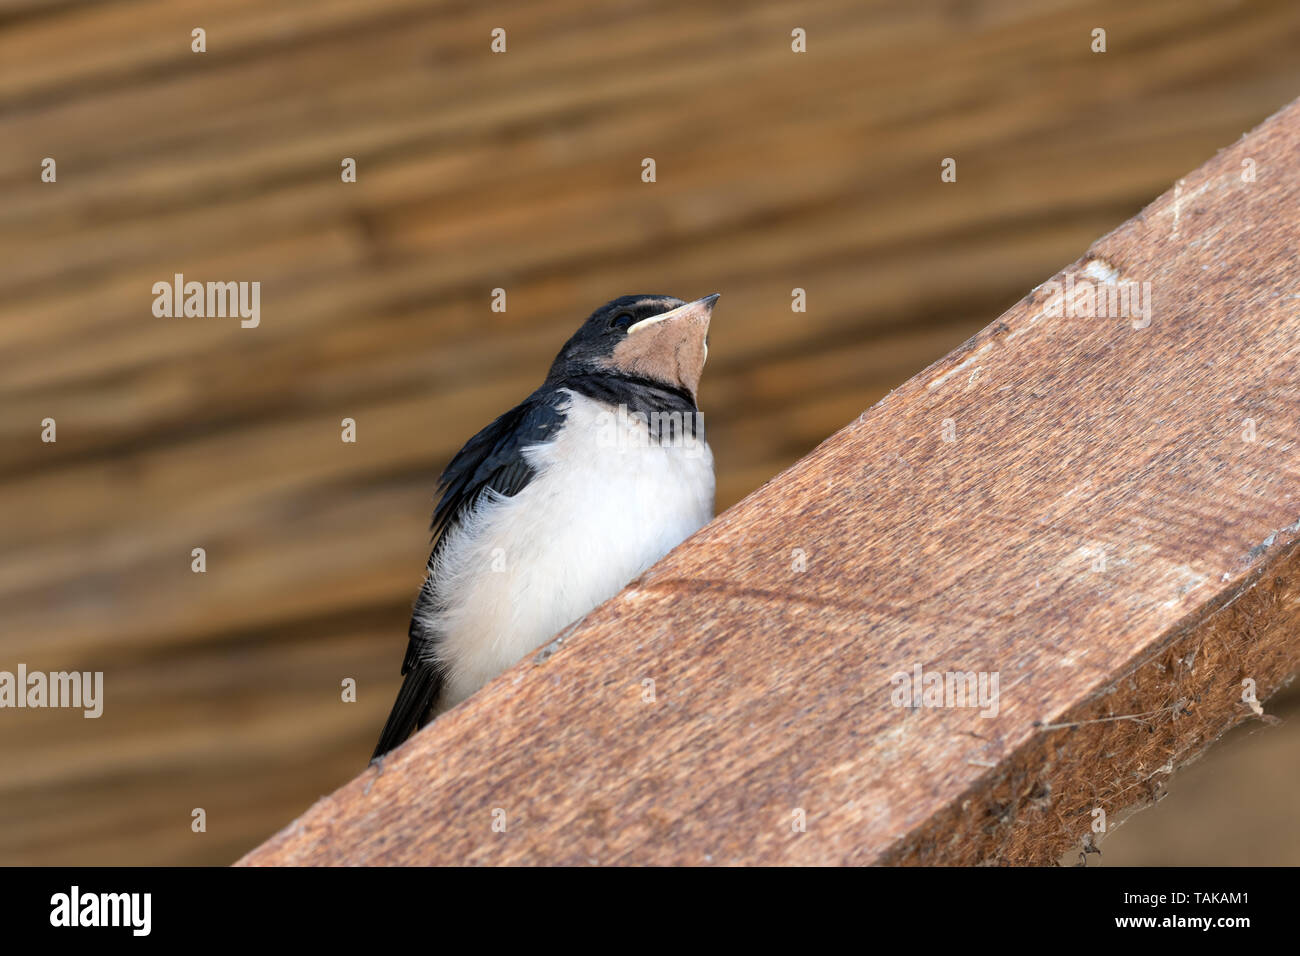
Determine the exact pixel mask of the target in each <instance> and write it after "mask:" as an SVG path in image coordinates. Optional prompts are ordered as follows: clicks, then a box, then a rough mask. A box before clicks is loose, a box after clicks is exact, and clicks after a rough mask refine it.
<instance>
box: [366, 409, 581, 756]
mask: <svg viewBox="0 0 1300 956" xmlns="http://www.w3.org/2000/svg"><path fill="white" fill-rule="evenodd" d="M561 400H562V394H561V393H560V392H558V391H556V390H554V389H539V390H538V391H537V392H534V393H533V394H532V395H530V396H529V397H528V398H527V399H526V400H525V401H524V402H523V403H521V404H519V405H517V406H515V407H514V408H512V409H511V410H510V411H508V412H506V413H505V414H504V415H502V416H501V417H500V418H498V419H497V420H496V421H494V422H493V423H492V424H491V425H489V426H487V428H485V429H483V430H482V431H481V432H479V433H478V434H477V435H475V436H474V437H473V438H471V439H470V440H469V441H468V442H466V444H465V447H464V448H462V449H461V450H460V451H459V452H457V453H456V457H455V458H453V459H452V460H451V464H449V465H448V466H447V470H446V471H444V472H443V473H442V478H441V479H440V481H439V492H440V495H441V497H440V498H439V500H438V506H437V508H435V509H434V512H433V522H432V525H431V530H432V531H433V550H432V552H431V553H430V555H429V565H430V566H432V564H433V562H434V559H435V558H436V557H437V555H438V551H439V549H440V548H441V547H442V545H443V543H444V542H445V541H446V540H447V534H448V532H449V531H450V530H451V529H452V528H454V527H455V526H456V525H457V524H458V523H459V522H460V521H461V520H462V519H463V518H464V516H465V515H466V514H467V513H468V512H469V511H470V510H471V509H472V508H473V507H474V506H475V505H476V504H477V503H478V501H479V499H480V498H482V496H483V495H484V494H486V493H488V492H489V491H492V492H495V493H497V494H499V495H502V496H504V497H507V498H510V497H513V496H515V495H517V494H518V493H519V492H520V491H521V490H523V488H524V487H525V486H526V485H527V484H528V482H529V481H531V480H532V478H533V474H534V471H533V468H532V466H531V465H529V464H528V462H527V461H526V460H525V459H524V455H523V450H524V449H525V448H527V447H529V446H530V445H538V444H541V443H543V442H546V441H548V440H550V439H551V438H553V437H554V435H555V431H556V429H558V428H559V427H560V425H561V424H563V422H564V413H563V412H562V411H561V410H560V404H561ZM440 603H441V597H440V596H439V595H438V594H437V593H435V591H434V588H433V583H432V580H431V579H430V578H429V577H428V576H426V577H425V581H424V586H423V587H422V588H421V589H420V596H419V598H417V599H416V605H415V612H414V613H413V614H412V616H411V626H410V630H409V639H408V641H407V645H406V659H405V660H404V661H403V662H402V673H403V674H404V675H405V677H406V679H405V680H404V681H402V689H401V690H400V691H398V693H397V701H396V703H394V704H393V710H392V713H390V714H389V715H388V722H387V723H386V724H385V725H384V730H383V733H381V734H380V735H379V745H378V746H377V747H376V748H375V754H374V756H375V757H381V756H383V755H384V754H385V753H387V752H388V751H390V750H392V749H393V748H394V747H396V746H397V745H398V744H400V743H401V742H402V741H404V740H405V739H406V738H407V737H409V736H410V735H411V732H412V731H414V730H415V729H416V728H417V727H422V726H424V723H425V717H426V715H427V714H428V712H429V710H430V709H431V708H432V707H433V705H434V703H435V702H436V701H437V699H438V694H439V692H440V691H441V689H442V682H443V677H444V675H443V673H442V670H441V668H440V666H439V664H438V662H437V660H436V659H435V654H434V649H435V647H436V645H437V643H438V637H439V635H438V634H436V633H430V632H429V630H428V629H427V628H426V626H425V624H424V621H423V619H425V618H427V616H428V614H429V613H430V612H431V611H436V610H437V609H438V608H439V606H440ZM372 759H374V758H372Z"/></svg>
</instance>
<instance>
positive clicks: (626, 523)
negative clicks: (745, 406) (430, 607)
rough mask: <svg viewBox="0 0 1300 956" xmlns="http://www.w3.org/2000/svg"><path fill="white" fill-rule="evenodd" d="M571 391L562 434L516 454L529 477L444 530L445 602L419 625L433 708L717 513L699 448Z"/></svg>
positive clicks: (487, 676)
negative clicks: (438, 683)
mask: <svg viewBox="0 0 1300 956" xmlns="http://www.w3.org/2000/svg"><path fill="white" fill-rule="evenodd" d="M568 394H569V397H570V401H569V406H568V409H567V414H566V418H565V422H564V425H563V427H562V428H561V429H560V431H559V435H558V436H557V437H556V438H555V440H554V441H552V442H548V443H546V444H542V445H536V446H534V447H532V448H529V449H525V451H524V454H525V456H526V457H527V459H528V462H529V464H530V465H531V466H532V467H533V468H534V469H535V471H536V474H535V475H534V476H533V479H532V480H531V481H530V482H529V483H528V485H527V486H525V487H524V488H523V490H521V491H520V492H519V493H518V494H516V495H515V496H514V497H512V498H501V497H500V496H496V495H491V496H489V497H490V500H486V499H485V500H484V501H483V502H482V503H481V504H480V505H479V507H478V509H477V510H476V512H475V513H474V514H473V515H471V516H469V517H468V518H467V519H466V520H465V521H463V522H462V523H461V524H459V525H458V526H457V527H456V528H455V529H453V530H451V531H449V532H448V538H447V541H446V542H445V544H444V546H443V548H442V549H441V551H440V553H439V557H438V561H437V562H436V564H435V566H434V567H432V568H430V574H431V575H432V576H433V578H434V581H433V584H434V586H435V592H436V593H437V594H438V596H439V597H440V598H441V599H442V601H443V602H444V604H445V609H444V610H442V611H439V612H438V613H436V614H434V615H433V616H431V617H430V618H429V619H427V621H426V623H427V626H429V627H430V628H432V629H433V630H435V631H436V632H437V633H438V634H439V642H438V645H437V648H438V649H437V656H438V658H439V660H441V661H442V663H443V665H444V667H445V669H446V673H447V682H446V684H445V685H444V688H443V692H442V696H441V699H440V701H439V710H445V709H446V708H448V707H451V706H454V705H455V704H457V703H459V702H460V701H462V700H464V699H465V698H466V697H468V696H469V695H470V694H472V693H474V691H476V690H478V689H479V688H480V687H481V686H483V684H485V683H487V682H488V681H489V680H491V679H492V678H493V677H495V676H496V675H497V674H499V673H501V672H502V671H503V670H505V669H506V668H508V667H510V666H511V665H512V664H514V663H516V662H517V661H519V660H520V659H521V658H522V657H524V656H525V655H526V654H528V653H529V652H530V651H532V650H534V649H535V648H537V647H539V646H541V645H542V644H544V643H545V642H546V641H547V640H548V639H549V638H550V637H552V636H553V635H554V634H556V633H557V632H559V631H561V630H563V629H564V628H565V627H566V626H568V625H569V624H571V623H573V622H574V621H576V620H578V619H579V618H581V617H582V616H583V615H585V614H586V613H587V612H588V611H590V610H591V609H592V608H594V607H595V606H596V605H598V604H600V603H601V602H603V601H605V600H607V599H609V598H610V597H613V596H614V595H615V594H616V593H618V591H619V590H621V589H622V587H623V586H624V585H625V584H627V582H628V581H630V580H631V579H632V578H634V577H636V576H637V575H638V574H640V573H641V572H642V571H644V570H645V569H646V568H648V567H649V566H650V565H652V564H654V562H656V561H658V560H659V559H660V558H661V557H663V556H664V555H665V554H667V553H668V552H669V551H670V550H672V548H674V547H675V546H676V545H677V544H679V543H680V542H681V541H682V540H684V539H685V538H686V537H688V536H689V535H690V534H692V533H693V532H695V531H696V530H697V529H699V528H700V527H701V526H703V525H704V524H705V523H707V522H708V521H709V519H710V518H712V517H713V490H714V479H713V455H712V452H711V451H710V450H709V447H708V445H707V444H705V443H704V442H703V441H702V440H694V439H689V438H688V439H685V440H683V439H682V438H680V437H679V438H677V439H675V440H672V441H669V442H666V443H664V444H662V445H661V444H655V443H652V442H650V441H649V438H648V430H647V427H646V425H645V423H644V422H640V421H637V420H636V419H635V418H632V417H630V416H628V415H626V414H623V415H620V414H619V412H618V411H617V410H616V409H613V408H611V407H610V406H608V405H605V404H603V403H600V402H596V401H594V400H592V399H589V398H587V397H585V396H583V395H579V394H577V393H574V392H569V393H568ZM680 434H681V432H680V430H679V431H678V435H679V436H680Z"/></svg>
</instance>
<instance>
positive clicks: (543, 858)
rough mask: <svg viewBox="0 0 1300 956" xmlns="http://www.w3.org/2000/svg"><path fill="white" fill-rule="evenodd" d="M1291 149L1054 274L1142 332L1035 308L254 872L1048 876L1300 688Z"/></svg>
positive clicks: (1230, 171)
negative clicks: (926, 693) (829, 869)
mask: <svg viewBox="0 0 1300 956" xmlns="http://www.w3.org/2000/svg"><path fill="white" fill-rule="evenodd" d="M1248 159H1249V160H1253V161H1254V164H1255V167H1256V169H1257V170H1258V178H1257V180H1255V181H1247V180H1246V178H1245V177H1244V176H1243V163H1244V162H1245V161H1246V160H1248ZM1297 160H1300V101H1297V103H1295V104H1292V106H1290V107H1288V108H1287V109H1286V110H1285V111H1283V112H1282V113H1280V114H1278V115H1277V116H1275V117H1274V118H1272V119H1271V120H1269V121H1268V122H1266V123H1265V124H1264V125H1263V126H1261V127H1260V128H1259V129H1257V130H1256V131H1255V132H1254V133H1252V134H1251V135H1250V136H1249V137H1247V138H1245V139H1244V140H1242V141H1240V142H1238V143H1237V144H1235V145H1234V146H1232V147H1231V148H1229V149H1227V150H1224V151H1223V152H1221V153H1220V154H1219V155H1218V156H1216V157H1215V158H1214V159H1212V160H1210V161H1209V162H1208V163H1206V164H1205V165H1204V166H1202V167H1201V168H1200V169H1198V170H1197V171H1196V172H1194V173H1192V174H1189V175H1188V176H1187V177H1185V178H1184V179H1182V180H1179V182H1178V184H1177V186H1176V188H1175V189H1174V190H1172V191H1170V192H1168V193H1166V194H1165V195H1163V196H1162V197H1161V198H1160V199H1158V200H1157V201H1155V202H1154V203H1153V204H1152V205H1150V206H1149V207H1147V209H1145V210H1144V211H1143V212H1142V213H1141V214H1140V215H1139V216H1138V217H1136V218H1135V219H1132V220H1130V221H1129V222H1128V223H1126V224H1125V225H1124V226H1122V227H1121V228H1119V229H1118V230H1116V231H1115V232H1113V233H1111V234H1110V235H1108V236H1106V237H1104V238H1103V239H1101V240H1099V241H1098V242H1097V243H1095V244H1094V246H1093V247H1092V248H1091V249H1090V250H1089V252H1088V254H1087V256H1085V257H1084V258H1083V259H1081V260H1079V261H1077V262H1076V263H1074V264H1073V266H1071V267H1069V268H1068V269H1067V270H1066V273H1068V274H1069V275H1070V276H1071V277H1072V278H1077V279H1078V280H1080V281H1091V282H1093V283H1095V286H1096V288H1098V289H1101V290H1106V289H1107V288H1113V289H1118V288H1121V287H1124V286H1126V284H1129V283H1136V284H1137V288H1138V289H1139V292H1141V291H1143V290H1149V292H1148V293H1147V294H1148V295H1149V296H1150V299H1149V300H1147V301H1148V302H1149V303H1150V304H1151V305H1152V310H1151V313H1150V315H1149V322H1147V321H1145V320H1144V319H1143V318H1142V316H1141V315H1140V314H1139V315H1138V316H1137V317H1135V318H1134V317H1130V316H1128V315H1125V314H1116V313H1115V312H1114V311H1111V312H1108V313H1107V314H1105V315H1103V316H1101V317H1092V316H1091V315H1088V316H1086V317H1085V316H1074V315H1064V316H1061V315H1054V314H1053V313H1052V303H1053V296H1052V295H1051V292H1050V288H1049V287H1040V288H1038V289H1036V290H1035V291H1034V292H1032V293H1031V294H1030V295H1028V296H1026V297H1025V299H1024V300H1022V301H1021V302H1020V303H1019V304H1017V305H1016V306H1015V307H1013V308H1012V309H1011V310H1009V311H1008V312H1006V313H1005V314H1004V315H1003V316H1002V317H1001V318H1000V319H999V320H998V321H996V322H994V323H993V324H992V325H990V326H989V327H988V328H986V329H985V330H984V331H982V332H981V333H979V334H978V335H976V336H975V337H973V338H972V339H971V340H970V341H969V342H967V343H966V344H965V345H964V346H963V347H961V348H959V349H958V350H956V351H955V352H953V353H951V354H949V355H948V356H947V357H946V358H944V359H943V360H941V361H940V362H938V363H936V364H935V365H933V366H931V367H930V368H929V369H927V370H926V371H924V372H922V373H921V374H919V375H917V376H916V377H914V378H913V379H911V380H910V381H909V382H907V383H906V384H905V385H904V386H902V387H901V388H899V389H897V390H896V391H894V392H893V393H891V394H890V395H889V396H888V397H886V398H885V399H883V400H882V401H881V402H879V403H877V404H876V405H875V406H873V407H872V408H871V409H870V410H868V411H867V412H866V413H864V414H863V415H862V416H861V417H860V418H859V419H858V420H856V421H855V422H854V423H853V424H851V425H850V426H848V427H847V428H845V429H843V430H842V431H840V432H839V433H837V434H836V435H835V436H834V437H832V438H831V439H829V440H828V441H826V442H825V443H824V444H823V445H821V446H820V447H819V448H818V449H817V450H816V451H815V452H814V453H813V454H811V455H810V456H808V457H807V458H805V459H804V460H802V461H801V462H799V463H798V464H797V465H795V466H794V467H793V468H791V469H790V470H789V471H787V472H785V473H784V474H783V475H781V476H780V477H779V478H777V479H776V480H774V481H772V482H771V483H769V484H768V485H766V486H764V488H762V489H760V490H759V491H758V492H756V493H755V494H753V495H751V496H750V497H749V498H747V499H746V500H745V501H744V502H742V503H741V504H740V505H738V506H737V507H735V508H733V509H731V510H730V511H729V512H727V513H726V514H725V515H723V516H722V517H721V518H720V519H719V520H717V521H715V522H714V523H713V524H711V525H710V526H709V527H707V528H705V529H704V530H703V531H701V532H700V533H699V534H698V535H696V536H695V537H694V538H692V539H691V540H690V541H689V542H688V543H686V544H685V545H683V546H682V547H680V548H678V549H677V550H676V551H674V552H673V553H672V554H671V555H669V557H668V558H666V559H665V560H664V561H663V562H661V563H660V564H659V565H657V566H656V567H655V568H653V569H652V570H651V571H650V572H648V573H647V574H646V575H644V576H643V577H642V578H640V579H638V580H637V581H635V582H633V583H632V585H630V586H629V587H628V589H627V590H625V591H624V592H623V593H622V594H621V595H619V596H618V597H616V598H615V599H614V600H612V601H610V602H608V603H607V604H605V605H603V606H602V607H601V608H598V609H597V610H596V611H594V612H593V613H592V614H591V615H589V616H588V617H587V618H586V619H585V620H584V621H583V622H582V623H581V624H580V625H579V626H577V627H576V628H575V629H572V630H571V631H570V632H569V633H567V634H566V635H564V636H563V638H562V639H561V640H560V641H558V642H557V643H556V644H554V645H552V646H551V647H550V648H549V649H548V650H547V651H545V652H543V653H540V654H539V655H537V657H535V658H534V659H533V660H529V661H525V662H522V663H521V664H520V665H518V666H517V667H515V668H514V669H513V670H511V671H510V672H508V673H507V674H505V675H503V676H502V677H501V678H500V679H498V680H497V681H495V682H493V683H492V684H491V685H489V686H488V687H487V688H486V689H485V690H484V691H482V692H481V693H479V694H478V695H476V696H475V697H474V698H472V699H471V700H469V701H468V702H467V703H466V704H464V705H462V706H461V707H459V708H457V709H455V710H454V711H452V712H451V713H450V714H448V715H446V716H445V717H443V718H441V719H440V720H438V721H437V722H435V723H434V724H433V725H432V726H431V727H430V728H427V729H426V730H425V731H423V732H422V733H420V734H418V735H417V736H416V737H415V738H414V739H413V740H412V741H411V742H409V743H408V744H407V745H405V746H404V747H403V748H401V749H400V750H399V751H397V752H396V753H394V754H392V755H391V756H390V758H389V759H388V760H387V761H386V762H385V764H384V765H383V766H382V767H381V768H372V769H370V770H368V771H366V772H365V773H363V774H362V775H361V776H360V777H358V778H357V779H355V780H354V781H352V782H351V783H349V784H347V785H346V786H344V787H343V788H342V789H341V790H339V791H338V792H337V793H335V794H334V795H333V796H331V797H327V798H324V799H322V800H321V801H319V802H318V803H317V804H316V805H315V806H314V807H312V808H311V809H310V810H309V811H308V812H307V813H305V814H304V815H303V816H302V817H300V818H299V819H298V820H297V821H295V822H294V823H293V824H291V825H290V826H289V827H287V828H286V829H285V830H283V831H281V832H280V833H279V834H277V835H276V836H275V837H273V838H272V839H271V840H270V841H268V842H267V843H266V844H264V845H263V846H262V847H260V848H259V849H257V850H255V851H253V852H252V853H250V854H249V855H248V856H246V857H245V858H244V859H243V860H242V861H241V862H242V863H244V864H342V863H348V864H374V863H408V864H411V863H582V862H598V863H602V864H605V863H655V864H680V863H710V862H711V863H749V864H753V863H894V862H931V863H933V862H942V863H976V862H1012V863H1028V862H1037V863H1050V862H1054V861H1055V860H1056V858H1057V856H1058V855H1059V854H1060V853H1061V852H1062V851H1063V850H1064V849H1066V848H1067V847H1068V846H1069V845H1070V844H1071V843H1072V842H1076V841H1079V840H1081V839H1083V838H1084V837H1085V836H1086V835H1088V834H1089V832H1090V824H1091V822H1092V820H1093V815H1092V811H1093V810H1094V809H1096V808H1101V809H1103V810H1105V811H1106V813H1107V814H1109V815H1111V816H1112V817H1118V816H1119V815H1120V814H1121V813H1122V812H1123V811H1124V810H1125V809H1126V808H1128V807H1130V806H1132V805H1134V804H1138V803H1141V802H1142V800H1143V797H1144V796H1146V795H1147V794H1148V790H1149V788H1150V787H1151V781H1152V780H1153V779H1154V778H1156V777H1158V776H1159V775H1161V774H1164V773H1168V772H1171V771H1172V769H1173V768H1174V767H1176V766H1177V765H1178V764H1180V763H1182V762H1184V761H1185V760H1187V759H1189V758H1190V757H1192V756H1194V755H1196V754H1198V753H1199V752H1200V751H1201V750H1202V749H1203V748H1204V747H1205V746H1206V745H1208V743H1210V742H1211V741H1212V740H1214V739H1215V738H1216V737H1217V736H1218V735H1219V734H1221V733H1222V732H1223V731H1224V730H1226V729H1227V728H1228V727H1230V726H1232V725H1233V724H1236V723H1238V722H1240V721H1242V720H1245V719H1248V718H1250V717H1251V716H1252V713H1253V709H1252V707H1251V706H1250V705H1249V704H1248V703H1246V702H1244V701H1243V694H1242V681H1243V680H1247V679H1249V680H1252V681H1254V682H1255V685H1256V687H1257V690H1258V696H1259V698H1260V699H1261V700H1262V699H1264V698H1266V697H1267V696H1268V695H1269V694H1270V693H1272V692H1273V691H1274V690H1275V689H1276V688H1278V687H1279V686H1280V685H1281V683H1282V682H1283V681H1284V679H1286V678H1287V677H1288V675H1290V674H1291V673H1292V672H1294V671H1295V670H1296V669H1297V667H1300V492H1297V489H1298V488H1300V443H1298V442H1297V436H1296V431H1295V426H1296V423H1297V421H1300V381H1298V380H1297V376H1296V368H1297V367H1300V306H1298V304H1297V303H1298V302H1300V295H1297V292H1296V289H1295V284H1294V276H1295V273H1296V268H1297V265H1300V251H1298V248H1297V242H1296V233H1295V227H1294V223H1293V222H1292V221H1291V219H1290V217H1287V216H1279V215H1278V212H1277V211H1278V210H1280V209H1295V208H1297V206H1298V205H1300V174H1297V173H1296V169H1297ZM1066 273H1062V274H1059V275H1058V276H1057V277H1056V279H1057V280H1058V281H1064V276H1065V274H1066ZM1145 283H1149V286H1146V285H1143V284H1145ZM1058 301H1059V300H1058ZM945 423H951V428H952V430H951V431H946V429H945ZM945 434H947V436H948V438H951V439H952V440H947V438H945ZM795 549H802V550H803V552H804V553H805V557H806V569H800V568H799V567H797V566H796V563H795V562H793V561H792V552H793V551H794V550H795ZM916 667H921V668H924V669H925V670H926V671H929V672H946V671H956V672H967V671H972V672H978V673H981V674H985V675H998V677H999V685H1000V693H999V694H998V695H997V698H996V705H997V706H996V707H995V708H991V709H992V710H995V711H996V713H994V714H992V715H990V714H989V713H988V711H987V710H986V711H985V712H983V713H981V711H980V709H979V708H975V707H963V706H951V703H952V702H951V701H949V704H950V705H949V706H918V707H903V706H897V702H896V701H895V700H894V699H893V697H894V691H895V690H896V689H897V687H896V685H895V681H894V675H896V674H899V673H903V674H909V675H910V674H912V673H913V669H914V668H916ZM646 681H653V689H654V693H653V699H652V700H651V699H650V698H649V697H648V696H647V694H646V683H645V682H646ZM800 812H802V813H804V814H806V819H807V827H806V832H796V828H794V827H792V821H793V820H794V819H795V817H796V816H797V815H798V814H799V813H800ZM502 820H504V821H505V828H504V830H503V831H501V832H498V830H500V826H499V825H500V823H501V821H502ZM494 822H496V823H497V824H498V828H497V830H494Z"/></svg>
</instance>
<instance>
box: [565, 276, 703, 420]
mask: <svg viewBox="0 0 1300 956" xmlns="http://www.w3.org/2000/svg"><path fill="white" fill-rule="evenodd" d="M717 301H718V294H717V293H714V294H713V295H707V296H705V297H704V298H702V299H696V300H695V301H694V302H684V301H683V300H681V299H677V298H674V297H673V296H670V295H625V296H622V297H621V298H618V299H614V300H613V301H611V302H606V303H605V304H604V305H602V306H601V307H600V308H599V309H597V310H596V311H595V312H593V313H591V317H590V318H588V319H587V321H586V322H584V323H583V324H582V327H581V328H580V329H578V331H577V332H575V333H574V335H573V337H572V338H571V339H569V341H568V342H566V343H565V345H564V348H562V349H561V350H560V354H559V355H558V356H556V358H555V364H554V365H553V366H551V375H550V377H551V379H554V380H558V379H562V378H564V377H567V376H570V375H593V374H594V375H615V376H618V375H622V376H625V377H629V378H636V379H643V380H649V381H652V382H656V383H660V384H663V385H667V386H669V387H671V388H674V389H683V390H685V391H686V392H688V393H689V394H690V396H691V398H692V399H694V398H695V396H696V391H697V390H698V389H699V387H700V375H701V374H702V373H703V371H704V360H705V358H707V357H708V354H709V318H710V316H711V315H712V313H713V304H714V303H715V302H717Z"/></svg>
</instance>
